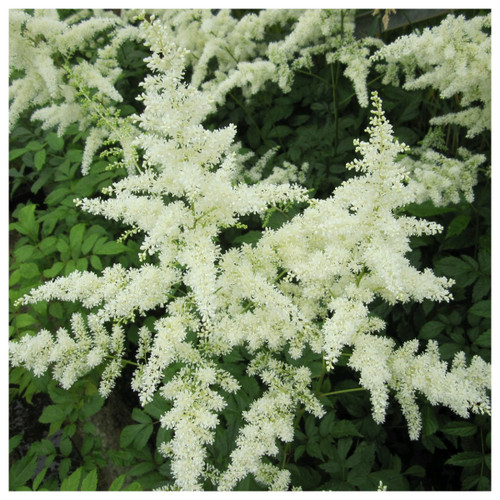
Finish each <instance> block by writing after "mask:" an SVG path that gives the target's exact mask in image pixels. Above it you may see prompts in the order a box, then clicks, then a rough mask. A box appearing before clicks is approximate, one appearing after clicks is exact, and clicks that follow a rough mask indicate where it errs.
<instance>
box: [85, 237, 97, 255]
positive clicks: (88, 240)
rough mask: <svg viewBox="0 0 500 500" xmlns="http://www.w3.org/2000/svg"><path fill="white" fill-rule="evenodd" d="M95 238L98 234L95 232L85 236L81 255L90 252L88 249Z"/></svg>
mask: <svg viewBox="0 0 500 500" xmlns="http://www.w3.org/2000/svg"><path fill="white" fill-rule="evenodd" d="M87 234H88V232H87ZM97 238H99V235H98V234H96V233H94V234H90V235H88V236H87V235H86V236H85V240H84V241H83V243H82V248H81V250H82V254H83V255H85V254H88V253H89V252H90V249H91V248H92V247H93V246H94V243H95V242H96V241H97Z"/></svg>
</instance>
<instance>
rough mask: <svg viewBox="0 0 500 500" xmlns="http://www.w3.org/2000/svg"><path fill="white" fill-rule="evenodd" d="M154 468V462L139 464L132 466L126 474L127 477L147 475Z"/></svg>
mask: <svg viewBox="0 0 500 500" xmlns="http://www.w3.org/2000/svg"><path fill="white" fill-rule="evenodd" d="M155 468H156V465H155V463H154V462H142V463H140V464H137V465H134V466H133V467H132V468H131V469H130V470H129V472H128V474H129V476H136V477H137V476H142V475H143V474H147V473H148V472H151V471H152V470H154V469H155Z"/></svg>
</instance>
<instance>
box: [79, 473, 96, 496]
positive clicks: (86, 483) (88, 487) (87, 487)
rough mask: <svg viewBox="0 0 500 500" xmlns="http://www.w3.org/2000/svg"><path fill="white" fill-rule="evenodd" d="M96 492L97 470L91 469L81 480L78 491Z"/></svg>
mask: <svg viewBox="0 0 500 500" xmlns="http://www.w3.org/2000/svg"><path fill="white" fill-rule="evenodd" d="M96 490H97V470H96V469H92V470H91V471H90V472H89V473H88V474H87V475H86V476H85V477H84V478H83V480H82V486H81V488H80V491H96Z"/></svg>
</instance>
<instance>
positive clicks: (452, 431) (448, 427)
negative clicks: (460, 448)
mask: <svg viewBox="0 0 500 500" xmlns="http://www.w3.org/2000/svg"><path fill="white" fill-rule="evenodd" d="M441 430H442V431H443V432H444V433H445V434H449V435H450V436H459V437H467V436H474V434H476V432H477V426H476V425H475V424H473V423H472V422H448V423H447V424H445V425H444V426H443V427H442V428H441Z"/></svg>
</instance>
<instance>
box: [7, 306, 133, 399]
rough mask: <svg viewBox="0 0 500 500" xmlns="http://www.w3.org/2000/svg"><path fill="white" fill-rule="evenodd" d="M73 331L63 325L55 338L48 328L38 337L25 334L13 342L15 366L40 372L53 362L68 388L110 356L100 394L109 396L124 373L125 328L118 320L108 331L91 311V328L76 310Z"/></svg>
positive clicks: (55, 372) (54, 372)
mask: <svg viewBox="0 0 500 500" xmlns="http://www.w3.org/2000/svg"><path fill="white" fill-rule="evenodd" d="M71 332H72V335H70V333H69V332H68V330H66V329H64V328H60V329H59V330H58V331H57V332H56V335H55V338H54V337H53V336H52V334H50V333H49V332H48V331H47V330H41V331H40V332H39V333H38V335H36V336H34V337H31V336H29V335H25V336H24V337H23V338H22V339H21V340H20V341H19V342H10V343H9V356H10V362H11V364H12V366H18V365H20V364H24V366H26V368H28V369H31V370H33V372H34V374H35V375H37V376H40V375H43V373H45V371H46V370H47V369H48V368H49V366H50V365H52V375H53V377H54V379H55V380H57V381H58V382H59V383H60V384H61V386H62V387H63V388H64V389H69V388H70V387H71V386H72V385H73V384H74V383H75V382H76V381H77V380H78V379H79V378H81V377H82V376H84V375H86V374H87V373H88V372H90V371H91V370H92V369H93V368H94V367H95V366H97V365H98V364H101V363H102V362H104V361H105V359H106V358H110V361H109V363H108V364H107V366H106V367H105V369H104V373H103V375H102V380H101V385H100V387H99V392H100V394H101V395H102V396H103V397H107V396H108V395H109V393H110V390H111V389H112V387H113V386H114V383H115V380H116V378H117V377H118V375H119V374H120V373H121V366H122V358H123V354H124V340H125V334H124V331H123V328H122V327H120V326H119V325H116V324H115V325H114V326H113V327H112V329H111V332H107V331H106V330H105V329H104V328H103V327H102V325H101V324H100V323H99V322H98V321H96V320H95V317H92V315H91V316H89V319H88V329H87V326H86V325H85V322H84V319H83V316H82V315H81V314H79V313H74V314H73V316H72V317H71Z"/></svg>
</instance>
